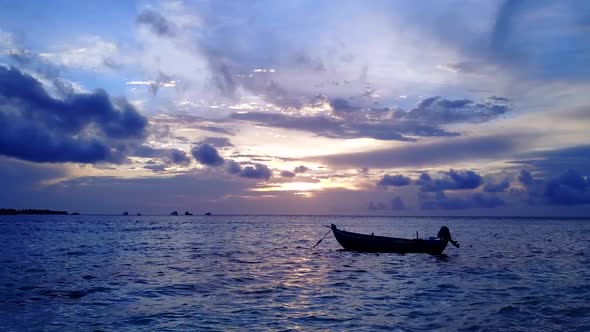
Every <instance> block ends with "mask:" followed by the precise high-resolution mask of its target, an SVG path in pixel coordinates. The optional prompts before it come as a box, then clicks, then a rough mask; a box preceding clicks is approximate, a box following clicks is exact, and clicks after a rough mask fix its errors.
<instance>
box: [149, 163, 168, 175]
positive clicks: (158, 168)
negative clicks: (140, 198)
mask: <svg viewBox="0 0 590 332" xmlns="http://www.w3.org/2000/svg"><path fill="white" fill-rule="evenodd" d="M167 166H168V165H166V164H148V165H145V166H143V168H145V169H149V170H150V171H152V172H154V173H161V172H164V171H166V167H167Z"/></svg>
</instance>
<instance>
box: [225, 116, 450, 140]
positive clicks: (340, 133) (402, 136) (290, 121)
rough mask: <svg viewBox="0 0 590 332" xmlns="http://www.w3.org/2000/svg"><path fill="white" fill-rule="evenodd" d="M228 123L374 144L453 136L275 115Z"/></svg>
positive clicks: (405, 126)
mask: <svg viewBox="0 0 590 332" xmlns="http://www.w3.org/2000/svg"><path fill="white" fill-rule="evenodd" d="M230 117H231V119H234V120H241V121H248V122H254V123H256V124H257V125H260V126H265V127H275V128H285V129H291V130H299V131H305V132H310V133H313V134H316V135H318V136H324V137H329V138H361V137H369V138H374V139H378V140H392V141H414V140H415V139H414V138H411V137H408V136H407V135H416V136H421V137H436V136H456V135H457V134H454V133H449V132H447V131H445V130H442V129H439V128H434V127H432V126H429V125H423V124H419V123H416V122H403V123H402V122H400V123H397V122H393V121H389V122H375V121H372V122H369V121H364V122H363V121H346V120H343V119H338V118H333V117H328V116H290V115H285V114H279V113H263V112H249V113H234V114H232V115H231V116H230Z"/></svg>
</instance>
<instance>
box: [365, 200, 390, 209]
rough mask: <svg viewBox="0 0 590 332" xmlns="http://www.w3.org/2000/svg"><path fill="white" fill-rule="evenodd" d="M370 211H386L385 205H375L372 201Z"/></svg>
mask: <svg viewBox="0 0 590 332" xmlns="http://www.w3.org/2000/svg"><path fill="white" fill-rule="evenodd" d="M367 208H368V209H369V211H382V210H385V209H386V207H385V204H383V202H377V203H373V202H372V201H371V202H369V206H368V207H367Z"/></svg>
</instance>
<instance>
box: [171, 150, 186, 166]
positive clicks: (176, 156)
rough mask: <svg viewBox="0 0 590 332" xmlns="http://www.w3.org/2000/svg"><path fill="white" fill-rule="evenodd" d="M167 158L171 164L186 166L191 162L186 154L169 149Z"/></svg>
mask: <svg viewBox="0 0 590 332" xmlns="http://www.w3.org/2000/svg"><path fill="white" fill-rule="evenodd" d="M169 158H170V159H169V160H170V162H171V163H173V164H180V165H188V164H190V162H191V160H190V158H189V157H188V156H187V154H186V152H184V151H181V150H178V149H171V151H170V156H169Z"/></svg>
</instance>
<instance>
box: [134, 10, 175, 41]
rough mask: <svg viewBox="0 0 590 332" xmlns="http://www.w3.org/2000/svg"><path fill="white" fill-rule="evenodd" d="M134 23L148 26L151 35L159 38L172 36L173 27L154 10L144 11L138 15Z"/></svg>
mask: <svg viewBox="0 0 590 332" xmlns="http://www.w3.org/2000/svg"><path fill="white" fill-rule="evenodd" d="M136 21H137V23H138V24H144V25H146V26H148V27H149V28H150V29H151V30H152V32H153V33H155V34H157V35H159V36H174V25H173V24H172V23H170V22H169V21H168V20H167V19H166V18H165V17H164V16H162V14H160V13H158V12H156V11H154V10H151V9H144V10H143V11H142V12H141V13H139V15H138V16H137V20H136Z"/></svg>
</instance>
